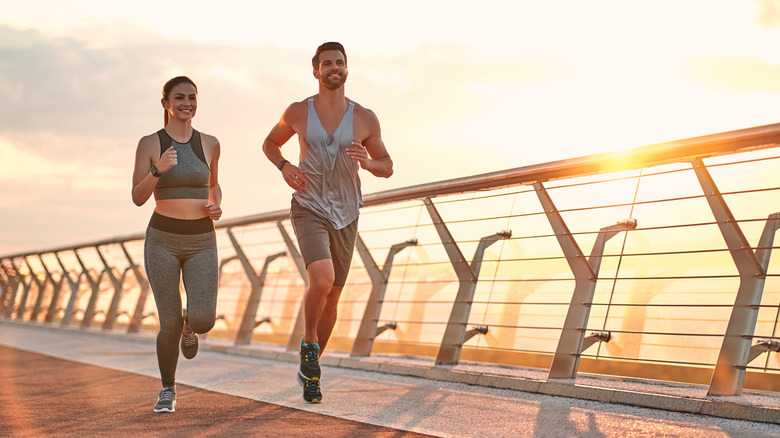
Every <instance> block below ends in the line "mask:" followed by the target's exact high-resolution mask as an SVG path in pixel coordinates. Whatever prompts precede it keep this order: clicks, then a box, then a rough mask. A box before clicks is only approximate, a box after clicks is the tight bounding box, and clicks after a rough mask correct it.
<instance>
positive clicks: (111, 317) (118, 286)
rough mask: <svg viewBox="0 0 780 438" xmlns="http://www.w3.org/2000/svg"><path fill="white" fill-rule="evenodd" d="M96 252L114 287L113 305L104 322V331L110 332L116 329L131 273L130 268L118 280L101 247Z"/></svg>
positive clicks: (97, 247)
mask: <svg viewBox="0 0 780 438" xmlns="http://www.w3.org/2000/svg"><path fill="white" fill-rule="evenodd" d="M95 251H96V252H97V254H98V257H100V261H101V262H103V266H104V267H105V270H104V272H105V273H106V275H107V276H108V278H109V280H111V285H112V286H114V295H113V296H112V297H111V304H109V306H108V310H106V319H104V320H103V330H110V329H113V328H114V322H115V321H116V316H117V313H119V302H120V300H121V299H122V287H123V285H124V283H125V278H126V277H127V273H128V272H129V271H130V267H128V268H127V269H125V270H124V272H122V276H121V277H119V278H117V275H116V274H115V273H114V268H112V267H110V266H108V262H107V261H106V258H105V257H103V253H101V252H100V246H99V245H96V246H95Z"/></svg>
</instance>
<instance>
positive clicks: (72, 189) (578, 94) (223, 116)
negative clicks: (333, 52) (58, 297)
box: [0, 0, 780, 253]
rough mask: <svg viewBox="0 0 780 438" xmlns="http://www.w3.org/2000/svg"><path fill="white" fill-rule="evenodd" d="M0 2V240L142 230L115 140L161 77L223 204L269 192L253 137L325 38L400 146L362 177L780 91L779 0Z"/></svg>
mask: <svg viewBox="0 0 780 438" xmlns="http://www.w3.org/2000/svg"><path fill="white" fill-rule="evenodd" d="M304 3H305V2H304ZM0 8H2V10H3V14H2V16H0V35H2V36H1V37H0V41H2V42H0V63H1V64H0V68H2V71H3V74H2V75H1V76H0V102H2V103H0V124H2V126H0V182H2V184H3V187H4V189H3V198H2V199H3V203H4V206H5V209H6V218H7V219H6V222H4V224H5V226H4V227H3V229H2V231H0V253H9V252H13V251H22V250H25V249H37V248H41V247H51V246H56V245H65V244H70V243H75V242H80V241H85V240H90V239H97V238H101V237H105V236H113V235H122V234H129V233H135V232H139V231H141V230H142V229H143V228H144V227H145V225H146V222H147V221H148V217H149V214H150V212H151V208H152V205H151V204H148V205H146V206H144V207H142V208H137V207H135V206H133V204H132V202H131V201H130V179H131V171H132V163H133V154H134V151H135V146H136V144H137V142H138V139H139V138H140V137H141V136H143V135H146V134H148V133H150V132H153V131H155V130H157V129H159V128H160V127H161V123H162V109H161V107H160V103H159V99H160V89H161V87H162V84H163V83H164V82H165V81H166V80H167V79H168V78H170V77H171V76H174V75H178V74H186V75H188V76H190V77H192V78H193V79H194V80H195V82H196V83H197V84H198V86H199V91H200V95H199V98H200V105H199V110H198V115H197V117H196V118H195V120H194V126H195V127H196V129H199V130H202V131H204V132H207V133H210V134H213V135H215V136H217V137H218V138H219V139H220V141H221V143H222V147H223V157H222V159H221V165H220V167H221V169H220V170H221V172H220V179H221V185H222V188H223V192H224V203H223V210H224V212H225V216H224V217H225V218H233V217H240V216H244V215H248V214H255V213H260V212H265V211H274V210H280V209H284V208H287V207H288V205H289V191H288V188H287V187H286V186H285V185H284V184H283V182H282V181H281V180H280V178H279V175H278V172H277V171H276V169H274V168H273V166H272V165H271V164H270V163H268V162H267V161H266V160H265V158H264V157H263V156H262V153H261V151H260V143H261V141H262V139H263V138H264V137H265V135H266V134H267V132H268V130H269V129H270V127H271V126H273V124H274V123H276V122H277V120H278V117H279V114H281V112H282V110H283V109H284V108H285V107H286V106H287V105H288V104H289V103H291V102H293V101H296V100H301V99H303V98H305V97H307V96H309V95H311V94H314V93H316V82H315V81H314V79H313V77H312V75H311V71H310V69H311V67H310V63H309V61H310V58H311V55H312V52H313V50H314V48H315V47H316V46H317V45H318V44H320V43H321V42H324V41H327V40H337V41H340V42H342V43H343V44H344V45H345V47H346V49H347V52H348V54H349V69H350V70H349V71H350V78H349V80H348V81H347V95H348V96H349V97H351V98H353V99H355V100H356V101H358V102H360V103H361V104H363V105H365V106H366V107H368V108H371V109H372V110H374V112H376V114H377V115H378V117H379V120H380V122H381V123H382V134H383V137H384V138H385V143H386V144H387V147H388V150H389V152H390V154H391V155H392V157H393V159H394V161H395V163H396V166H395V167H396V173H395V175H394V176H393V177H392V178H390V179H388V180H383V179H382V180H380V179H375V178H365V179H364V187H363V192H364V193H373V192H378V191H383V190H389V189H393V188H399V187H405V186H410V185H414V184H421V183H430V182H434V181H439V180H443V179H450V178H457V177H462V176H466V175H472V174H479V173H485V172H491V171H497V170H503V169H507V168H513V167H519V166H525V165H529V164H536V163H542V162H546V161H553V160H558V159H563V158H571V157H577V156H582V155H587V154H592V153H598V152H605V151H616V150H624V149H628V148H632V147H636V146H642V145H646V144H652V143H659V142H664V141H670V140H676V139H680V138H686V137H691V136H698V135H705V134H711V133H716V132H722V131H728V130H733V129H739V128H745V127H751V126H758V125H764V124H769V123H775V122H777V113H778V110H777V108H778V102H780V51H778V50H777V41H780V0H757V1H750V0H744V1H738V2H734V1H720V0H718V1H705V0H690V1H688V0H686V1H671V0H665V1H658V2H652V3H638V2H624V1H618V0H602V1H593V2H587V3H582V2H577V1H552V2H542V3H540V2H526V1H497V2H489V3H485V4H484V5H483V6H481V7H480V8H474V7H473V5H472V3H466V2H452V1H448V2H443V1H431V2H413V1H400V2H394V3H393V4H392V5H384V4H382V3H369V2H358V1H347V2H342V3H340V4H339V6H338V8H335V9H330V8H328V9H324V8H323V5H322V4H321V3H317V2H311V3H308V7H306V5H302V4H296V5H288V4H286V3H278V4H267V3H257V2H251V1H232V2H228V3H225V4H219V5H217V4H215V3H213V2H203V1H194V2H177V1H174V2H167V3H159V2H153V1H151V0H144V1H139V2H134V6H133V7H132V8H128V7H127V6H126V5H125V4H123V3H120V2H105V1H96V0H73V1H58V0H36V1H30V2H17V1H8V0H0ZM288 153H289V154H291V155H292V154H293V152H291V151H288ZM626 159H630V157H626Z"/></svg>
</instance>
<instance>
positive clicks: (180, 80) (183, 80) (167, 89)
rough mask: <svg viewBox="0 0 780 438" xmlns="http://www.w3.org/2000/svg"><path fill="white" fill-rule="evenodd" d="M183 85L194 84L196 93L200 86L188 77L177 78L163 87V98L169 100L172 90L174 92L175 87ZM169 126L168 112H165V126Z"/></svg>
mask: <svg viewBox="0 0 780 438" xmlns="http://www.w3.org/2000/svg"><path fill="white" fill-rule="evenodd" d="M181 83H187V84H192V86H193V87H195V92H196V93H197V92H198V86H197V85H195V82H193V81H192V79H190V78H188V77H187V76H176V77H175V78H173V79H171V80H169V81H168V82H166V83H165V85H163V89H162V97H163V99H165V100H168V95H169V94H171V90H173V87H175V86H177V85H179V84H181ZM167 125H168V111H165V124H164V125H163V126H167Z"/></svg>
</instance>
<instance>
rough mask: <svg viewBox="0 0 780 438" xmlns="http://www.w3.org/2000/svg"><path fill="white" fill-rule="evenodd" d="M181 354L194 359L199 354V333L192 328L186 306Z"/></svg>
mask: <svg viewBox="0 0 780 438" xmlns="http://www.w3.org/2000/svg"><path fill="white" fill-rule="evenodd" d="M187 332H189V333H187ZM181 354H183V355H184V357H186V358H187V359H192V358H193V357H195V355H196V354H198V334H197V333H195V332H194V331H192V329H190V325H189V323H188V321H187V309H186V308H185V309H184V329H182V332H181Z"/></svg>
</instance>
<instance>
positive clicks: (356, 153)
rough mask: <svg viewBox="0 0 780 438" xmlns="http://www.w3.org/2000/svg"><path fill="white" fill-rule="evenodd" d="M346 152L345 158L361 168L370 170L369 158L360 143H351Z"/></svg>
mask: <svg viewBox="0 0 780 438" xmlns="http://www.w3.org/2000/svg"><path fill="white" fill-rule="evenodd" d="M346 151H347V156H349V158H352V159H353V160H355V161H357V162H358V163H359V164H360V167H361V168H363V169H365V170H370V169H369V167H370V166H371V156H369V155H368V151H367V150H366V147H365V146H363V144H362V143H360V142H359V141H353V142H352V146H350V147H348V148H347V149H346Z"/></svg>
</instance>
